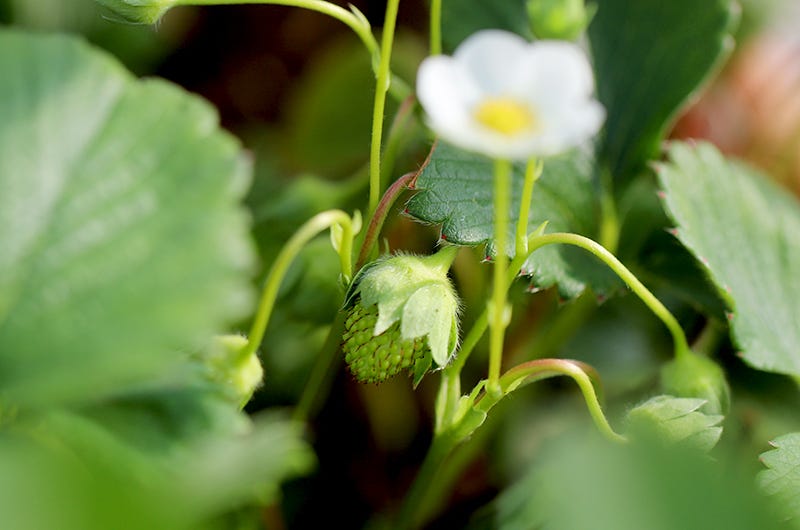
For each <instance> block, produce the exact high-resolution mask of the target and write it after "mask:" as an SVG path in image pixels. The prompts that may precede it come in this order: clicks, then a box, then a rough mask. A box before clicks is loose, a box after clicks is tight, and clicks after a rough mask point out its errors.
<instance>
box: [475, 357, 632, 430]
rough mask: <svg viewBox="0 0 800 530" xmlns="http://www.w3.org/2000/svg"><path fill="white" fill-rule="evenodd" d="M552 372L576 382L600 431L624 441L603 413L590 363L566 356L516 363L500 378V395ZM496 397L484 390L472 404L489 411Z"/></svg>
mask: <svg viewBox="0 0 800 530" xmlns="http://www.w3.org/2000/svg"><path fill="white" fill-rule="evenodd" d="M589 374H592V375H593V376H594V377H590V375H589ZM555 376H567V377H570V378H572V379H573V380H574V381H575V382H576V383H577V384H578V388H580V390H581V393H582V394H583V398H584V401H586V406H587V408H588V409H589V414H590V415H591V416H592V420H593V421H594V423H595V425H596V426H597V428H598V429H599V430H600V432H601V433H603V435H605V436H606V437H608V438H609V439H610V440H613V441H616V442H624V441H626V439H625V437H623V436H620V435H619V434H617V433H616V432H614V429H612V428H611V425H610V424H609V423H608V420H607V419H606V416H605V414H604V413H603V407H602V406H601V405H600V399H599V398H598V396H597V391H596V390H595V383H594V381H599V378H598V377H597V374H596V372H595V371H594V369H593V368H592V367H591V366H589V365H587V364H585V363H582V362H580V361H572V360H569V359H537V360H535V361H528V362H526V363H523V364H520V365H518V366H515V367H514V368H512V369H510V370H509V371H507V372H506V373H505V374H503V377H501V378H500V387H501V389H502V394H501V396H505V395H508V394H509V393H511V392H513V391H514V390H516V389H517V388H519V387H520V386H522V385H523V384H528V383H533V382H536V381H541V380H542V379H547V378H550V377H555ZM593 379H594V381H593ZM498 401H499V398H495V397H492V396H491V395H489V394H488V393H487V394H486V395H484V397H483V398H482V399H481V400H480V401H478V402H477V403H476V405H475V406H476V408H477V409H479V410H481V411H483V412H489V410H490V409H491V408H492V407H494V405H496V404H497V402H498Z"/></svg>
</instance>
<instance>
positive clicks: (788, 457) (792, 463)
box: [758, 432, 800, 528]
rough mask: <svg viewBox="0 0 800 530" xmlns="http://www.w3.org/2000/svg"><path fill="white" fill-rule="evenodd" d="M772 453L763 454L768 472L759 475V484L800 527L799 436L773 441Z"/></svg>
mask: <svg viewBox="0 0 800 530" xmlns="http://www.w3.org/2000/svg"><path fill="white" fill-rule="evenodd" d="M770 445H771V446H772V447H774V449H772V450H771V451H767V452H766V453H762V454H761V457H760V459H761V462H763V464H764V465H765V466H767V469H765V470H763V471H761V472H760V473H759V474H758V485H759V487H760V488H761V490H762V491H763V492H764V493H766V494H767V495H771V496H773V497H774V498H775V499H776V500H777V501H778V502H779V506H780V509H782V510H783V513H784V514H785V515H786V516H787V517H789V518H791V519H792V523H793V524H792V527H793V528H797V527H798V525H800V433H796V432H793V433H789V434H784V435H783V436H780V437H778V438H776V439H775V440H773V441H772V442H770Z"/></svg>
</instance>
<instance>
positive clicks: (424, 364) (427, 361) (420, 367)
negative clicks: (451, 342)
mask: <svg viewBox="0 0 800 530" xmlns="http://www.w3.org/2000/svg"><path fill="white" fill-rule="evenodd" d="M432 364H433V359H432V358H431V356H430V355H425V356H423V357H422V358H420V359H417V362H415V363H414V380H413V381H414V382H413V383H412V384H413V385H414V388H417V386H419V384H420V383H421V382H422V378H423V377H425V374H427V373H428V371H429V370H430V369H431V365H432Z"/></svg>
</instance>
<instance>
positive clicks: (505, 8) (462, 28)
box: [442, 0, 531, 52]
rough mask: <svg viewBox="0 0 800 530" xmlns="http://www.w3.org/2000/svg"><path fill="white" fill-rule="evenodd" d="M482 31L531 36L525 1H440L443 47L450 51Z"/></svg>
mask: <svg viewBox="0 0 800 530" xmlns="http://www.w3.org/2000/svg"><path fill="white" fill-rule="evenodd" d="M481 29H504V30H507V31H513V32H514V33H518V34H520V35H522V36H524V37H528V38H530V37H531V29H530V25H529V23H528V14H527V12H526V10H525V0H504V1H503V2H486V1H485V0H445V1H444V2H442V46H443V48H444V50H445V51H446V52H452V51H453V50H454V49H455V48H456V46H458V45H459V44H460V43H461V41H463V40H464V39H466V38H467V37H469V36H470V35H472V34H473V33H475V32H476V31H478V30H481Z"/></svg>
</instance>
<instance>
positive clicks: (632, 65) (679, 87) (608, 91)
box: [589, 0, 738, 180]
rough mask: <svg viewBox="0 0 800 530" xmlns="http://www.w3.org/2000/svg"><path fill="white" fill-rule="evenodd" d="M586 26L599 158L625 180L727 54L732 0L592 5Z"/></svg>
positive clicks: (620, 0)
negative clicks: (597, 105) (598, 116)
mask: <svg viewBox="0 0 800 530" xmlns="http://www.w3.org/2000/svg"><path fill="white" fill-rule="evenodd" d="M598 6H599V9H598V10H597V13H596V15H595V17H594V19H593V21H592V24H591V25H590V26H589V39H590V41H591V48H592V53H593V55H594V63H595V64H594V66H595V71H596V76H597V92H598V97H599V99H600V101H601V102H602V103H603V105H605V107H606V110H607V111H608V116H607V118H606V134H605V139H604V142H603V144H602V145H601V148H600V155H601V156H600V158H601V160H602V162H603V163H604V164H606V165H607V166H608V167H609V169H610V171H611V174H612V175H613V176H614V177H615V178H617V179H623V180H625V179H628V178H630V177H632V176H633V175H634V174H635V173H636V172H637V171H639V170H640V169H642V167H643V165H644V163H645V161H647V160H648V159H651V158H653V157H654V156H657V154H658V149H659V144H660V142H661V140H662V139H663V136H664V133H665V132H666V129H667V127H668V126H669V125H670V124H671V121H672V120H673V119H674V118H675V117H676V114H677V112H678V111H679V110H680V108H681V107H682V106H683V105H684V104H685V103H686V102H687V101H689V100H690V99H691V97H692V95H693V93H694V92H695V91H696V90H697V88H698V87H699V86H700V85H701V84H702V82H703V81H704V80H705V79H706V78H707V77H708V76H709V73H710V72H711V71H712V70H713V68H714V66H715V65H716V64H718V63H719V62H720V61H721V59H722V58H724V57H725V56H726V55H727V52H728V51H729V50H730V49H731V47H732V45H731V43H732V40H731V36H730V33H731V31H732V27H733V26H734V22H735V19H736V16H735V15H736V13H737V12H738V11H737V10H736V9H735V4H734V2H732V1H731V0H707V1H704V2H697V1H696V0H671V1H669V2H664V1H662V0H636V1H631V0H599V1H598Z"/></svg>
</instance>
